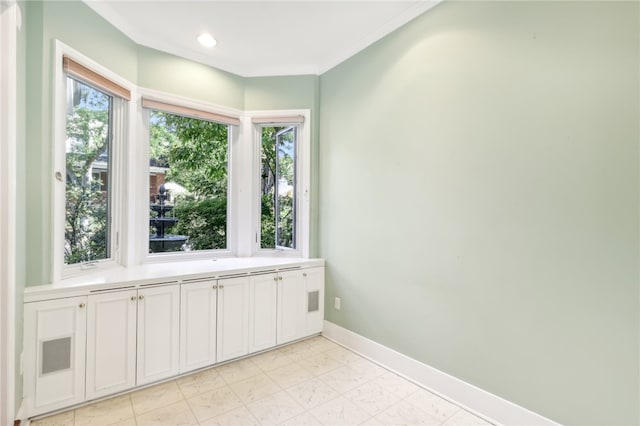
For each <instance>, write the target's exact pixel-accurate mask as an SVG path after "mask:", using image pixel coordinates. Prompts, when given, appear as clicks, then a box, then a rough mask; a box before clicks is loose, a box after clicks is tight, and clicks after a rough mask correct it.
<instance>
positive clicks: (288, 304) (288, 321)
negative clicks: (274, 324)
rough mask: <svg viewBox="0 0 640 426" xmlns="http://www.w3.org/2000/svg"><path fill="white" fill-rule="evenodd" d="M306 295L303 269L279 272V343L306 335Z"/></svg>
mask: <svg viewBox="0 0 640 426" xmlns="http://www.w3.org/2000/svg"><path fill="white" fill-rule="evenodd" d="M280 278H282V279H280ZM306 297H307V291H306V287H305V283H304V280H303V277H302V272H301V271H288V272H281V273H280V274H279V277H278V332H277V337H278V338H277V342H278V344H279V345H281V344H283V343H287V342H291V341H292V340H296V339H300V338H302V337H304V335H305V329H306V321H305V306H306Z"/></svg>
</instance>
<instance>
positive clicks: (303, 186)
mask: <svg viewBox="0 0 640 426" xmlns="http://www.w3.org/2000/svg"><path fill="white" fill-rule="evenodd" d="M293 116H302V117H304V119H303V120H302V122H301V123H294V122H288V121H286V117H293ZM265 117H270V118H274V119H276V120H274V123H272V124H271V123H269V124H253V123H252V122H251V121H252V119H253V118H265ZM279 117H282V118H285V120H284V121H277V119H278V118H279ZM245 118H246V120H245V126H248V127H250V129H251V131H250V132H247V133H248V134H250V135H251V139H252V142H253V143H252V144H251V145H252V147H253V160H252V161H250V162H248V164H252V168H253V170H252V173H250V174H249V175H250V176H252V179H253V182H252V188H253V190H252V191H251V196H252V202H251V206H252V207H251V213H252V217H251V222H252V226H251V227H250V228H249V229H251V230H252V233H251V235H250V236H249V238H250V239H251V254H252V255H253V256H256V257H302V258H308V257H309V227H310V218H311V211H310V201H311V122H310V121H311V111H310V110H308V109H295V110H270V111H249V112H247V113H246V115H245ZM266 126H297V138H296V139H297V140H296V144H297V145H296V174H297V175H296V224H295V226H296V245H295V246H296V248H295V249H282V248H269V249H265V248H262V247H260V228H261V223H260V208H261V205H260V204H261V203H260V163H261V145H262V132H261V130H260V129H261V128H262V127H266Z"/></svg>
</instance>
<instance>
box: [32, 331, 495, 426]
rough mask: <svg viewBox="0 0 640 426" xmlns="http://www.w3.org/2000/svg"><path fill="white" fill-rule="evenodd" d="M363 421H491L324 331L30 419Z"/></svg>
mask: <svg viewBox="0 0 640 426" xmlns="http://www.w3.org/2000/svg"><path fill="white" fill-rule="evenodd" d="M359 424H363V425H443V426H454V425H456V426H466V425H488V424H489V423H486V422H485V421H483V420H482V419H480V418H478V417H476V416H474V415H472V414H470V413H468V412H466V411H464V410H462V409H461V408H459V407H458V406H456V405H454V404H452V403H450V402H447V401H445V400H444V399H442V398H439V397H437V396H436V395H434V394H432V393H430V392H428V391H426V390H424V389H422V388H420V387H418V386H416V385H415V384H413V383H411V382H409V381H407V380H405V379H402V378H400V377H398V376H397V375H395V374H393V373H391V372H389V371H387V370H385V369H384V368H381V367H380V366H378V365H376V364H374V363H372V362H370V361H368V360H366V359H364V358H362V357H360V356H359V355H356V354H354V353H353V352H351V351H349V350H347V349H345V348H343V347H341V346H339V345H337V344H335V343H333V342H331V341H330V340H327V339H326V338H324V337H320V336H318V337H314V338H311V339H307V340H304V341H302V342H298V343H294V344H292V345H289V346H286V347H283V348H280V349H275V350H272V351H270V352H266V353H262V354H259V355H255V356H253V357H250V358H246V359H243V360H239V361H235V362H232V363H229V364H225V365H221V366H219V367H213V368H210V369H207V370H203V371H200V372H198V373H195V374H192V375H189V376H186V377H181V378H178V379H176V380H173V381H170V382H166V383H163V384H160V385H156V386H153V387H149V388H146V389H142V390H139V391H135V392H131V393H129V394H125V395H122V396H118V397H115V398H111V399H108V400H104V401H101V402H97V403H94V404H91V405H87V406H84V407H80V408H77V409H75V410H71V411H67V412H64V413H61V414H56V415H53V416H49V417H44V418H41V419H38V420H35V421H32V422H31V425H33V426H89V425H91V426H97V425H99V426H107V425H114V426H130V425H131V426H156V425H158V426H160V425H162V426H164V425H167V426H177V425H202V426H205V425H206V426H209V425H225V426H227V425H229V426H230V425H359Z"/></svg>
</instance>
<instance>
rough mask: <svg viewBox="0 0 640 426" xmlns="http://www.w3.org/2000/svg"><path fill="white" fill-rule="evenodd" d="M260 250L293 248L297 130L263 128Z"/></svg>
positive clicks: (294, 246) (294, 243)
mask: <svg viewBox="0 0 640 426" xmlns="http://www.w3.org/2000/svg"><path fill="white" fill-rule="evenodd" d="M261 131H262V143H261V145H262V149H261V158H262V161H261V165H260V174H261V196H262V200H261V212H260V221H261V223H260V236H261V238H260V247H261V248H282V249H295V248H296V229H295V224H296V198H295V197H296V138H297V127H296V126H287V127H262V128H261Z"/></svg>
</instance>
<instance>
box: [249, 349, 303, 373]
mask: <svg viewBox="0 0 640 426" xmlns="http://www.w3.org/2000/svg"><path fill="white" fill-rule="evenodd" d="M251 361H253V363H254V364H255V365H257V366H258V368H260V369H261V370H262V371H273V370H275V369H277V368H280V367H285V366H287V365H289V364H291V363H292V362H293V360H292V359H291V358H289V357H288V356H287V355H285V354H283V353H282V352H281V351H279V350H273V351H268V352H264V353H261V354H259V355H256V356H253V357H251Z"/></svg>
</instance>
